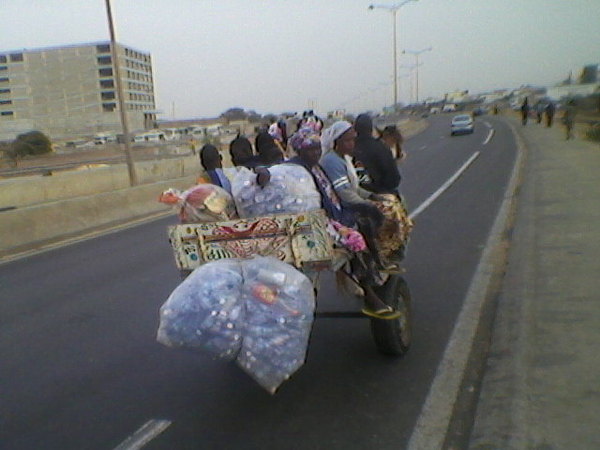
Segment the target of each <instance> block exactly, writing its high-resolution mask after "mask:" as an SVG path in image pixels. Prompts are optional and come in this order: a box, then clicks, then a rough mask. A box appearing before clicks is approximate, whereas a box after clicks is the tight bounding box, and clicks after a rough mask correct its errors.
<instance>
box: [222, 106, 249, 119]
mask: <svg viewBox="0 0 600 450" xmlns="http://www.w3.org/2000/svg"><path fill="white" fill-rule="evenodd" d="M221 117H222V118H223V119H226V120H227V121H232V120H244V119H247V118H248V114H246V112H245V111H244V109H243V108H238V107H236V108H229V109H228V110H227V111H225V112H224V113H222V114H221Z"/></svg>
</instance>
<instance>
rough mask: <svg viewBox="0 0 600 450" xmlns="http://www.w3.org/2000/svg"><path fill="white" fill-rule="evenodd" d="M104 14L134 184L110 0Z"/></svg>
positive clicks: (133, 167) (130, 180)
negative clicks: (106, 20)
mask: <svg viewBox="0 0 600 450" xmlns="http://www.w3.org/2000/svg"><path fill="white" fill-rule="evenodd" d="M106 15H107V16H108V30H109V32H110V49H111V55H112V60H113V68H114V75H115V81H116V82H117V97H118V100H119V113H120V117H121V128H122V129H123V139H124V140H125V159H126V161H127V169H128V171H129V184H130V185H131V186H135V185H136V184H137V182H138V180H137V175H136V173H135V166H134V164H133V157H132V155H131V147H130V140H131V138H130V135H129V127H128V125H127V111H125V99H124V98H123V84H122V83H121V73H120V68H119V60H118V54H117V42H116V38H115V28H114V25H113V20H112V12H111V9H110V0H106Z"/></svg>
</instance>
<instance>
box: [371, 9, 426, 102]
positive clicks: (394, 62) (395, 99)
mask: <svg viewBox="0 0 600 450" xmlns="http://www.w3.org/2000/svg"><path fill="white" fill-rule="evenodd" d="M416 1H417V0H404V1H403V2H400V3H396V4H394V5H369V9H370V10H373V9H377V8H379V9H386V10H388V11H390V12H391V13H392V20H393V21H394V26H393V31H392V33H393V34H392V36H393V37H392V39H393V51H392V56H393V64H394V71H393V74H394V75H393V76H394V105H393V107H394V110H395V109H396V105H397V104H398V52H397V45H398V43H397V41H398V39H397V36H396V22H397V21H396V15H397V13H398V11H399V10H400V8H401V7H403V6H404V5H406V4H407V3H410V2H416Z"/></svg>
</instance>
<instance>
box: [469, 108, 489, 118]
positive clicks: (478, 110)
mask: <svg viewBox="0 0 600 450" xmlns="http://www.w3.org/2000/svg"><path fill="white" fill-rule="evenodd" d="M487 112H488V110H487V108H484V107H483V106H478V107H477V108H475V109H474V110H473V115H474V116H482V115H484V114H487Z"/></svg>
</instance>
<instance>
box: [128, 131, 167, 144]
mask: <svg viewBox="0 0 600 450" xmlns="http://www.w3.org/2000/svg"><path fill="white" fill-rule="evenodd" d="M164 140H165V134H164V133H163V132H162V131H159V130H150V131H146V132H145V133H140V134H136V135H135V136H134V137H133V142H160V141H164Z"/></svg>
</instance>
